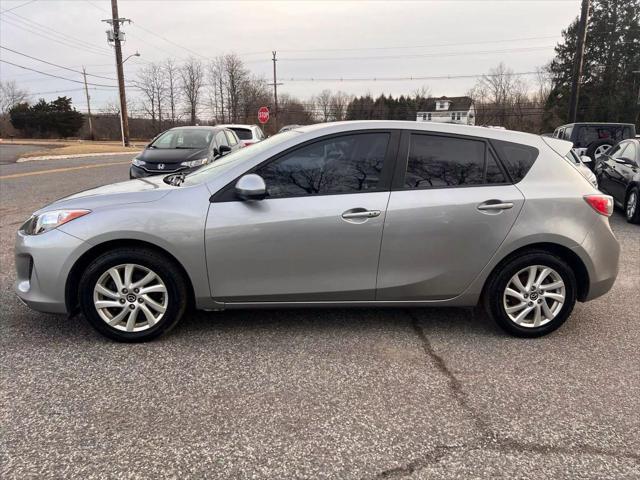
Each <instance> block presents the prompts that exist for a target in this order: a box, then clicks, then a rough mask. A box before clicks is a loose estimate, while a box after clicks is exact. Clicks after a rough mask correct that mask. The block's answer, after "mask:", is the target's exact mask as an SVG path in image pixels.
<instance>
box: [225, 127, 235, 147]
mask: <svg viewBox="0 0 640 480" xmlns="http://www.w3.org/2000/svg"><path fill="white" fill-rule="evenodd" d="M224 133H225V135H226V136H227V140H228V141H229V145H231V146H232V147H233V146H234V145H237V144H238V141H237V140H236V136H235V134H234V133H233V132H232V131H231V130H225V131H224Z"/></svg>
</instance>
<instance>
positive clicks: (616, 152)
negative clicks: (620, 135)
mask: <svg viewBox="0 0 640 480" xmlns="http://www.w3.org/2000/svg"><path fill="white" fill-rule="evenodd" d="M627 145H628V143H627V142H623V143H619V144H618V145H616V146H615V147H614V148H612V149H611V153H610V154H609V156H610V157H611V158H613V159H616V158H622V156H623V155H624V152H625V149H626V146H627Z"/></svg>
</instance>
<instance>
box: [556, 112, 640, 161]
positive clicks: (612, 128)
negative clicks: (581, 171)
mask: <svg viewBox="0 0 640 480" xmlns="http://www.w3.org/2000/svg"><path fill="white" fill-rule="evenodd" d="M635 134H636V127H635V125H633V124H632V123H598V122H583V123H570V124H568V125H562V126H561V127H558V128H556V130H555V131H554V132H553V136H554V137H556V138H560V139H563V140H568V141H570V142H572V143H573V148H574V149H575V151H576V153H577V154H578V155H579V156H580V157H582V156H587V157H589V158H590V159H591V162H589V163H587V165H588V166H589V168H591V169H592V170H594V169H595V165H596V162H597V161H598V159H599V158H600V156H601V155H603V154H605V153H607V151H608V150H609V149H610V148H611V147H612V146H613V145H614V144H616V143H617V142H619V141H620V140H625V139H627V138H633V137H634V136H635Z"/></svg>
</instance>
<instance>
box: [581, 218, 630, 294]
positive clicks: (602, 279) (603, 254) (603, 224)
mask: <svg viewBox="0 0 640 480" xmlns="http://www.w3.org/2000/svg"><path fill="white" fill-rule="evenodd" d="M574 251H575V253H576V254H578V256H580V258H581V259H582V261H583V263H584V265H585V267H586V268H587V272H588V273H589V291H588V292H587V295H586V297H585V301H589V300H593V299H595V298H598V297H600V296H602V295H604V294H605V293H607V292H608V291H609V290H611V288H612V287H613V284H614V283H615V281H616V277H617V276H618V261H619V258H620V244H619V243H618V240H617V239H616V237H615V236H614V234H613V232H612V231H611V227H610V226H609V220H608V219H607V218H604V217H602V218H599V219H597V220H596V221H595V222H594V224H593V226H592V228H591V230H590V232H589V234H588V235H587V237H586V238H585V240H584V242H582V244H581V245H580V246H579V247H575V248H574Z"/></svg>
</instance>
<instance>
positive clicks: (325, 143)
mask: <svg viewBox="0 0 640 480" xmlns="http://www.w3.org/2000/svg"><path fill="white" fill-rule="evenodd" d="M389 138H390V135H389V134H388V133H363V134H356V135H345V136H340V137H333V138H329V139H327V140H321V141H319V142H315V143H313V144H311V145H308V146H305V147H302V148H299V149H297V150H294V151H293V152H289V153H287V154H285V155H283V156H282V157H280V158H277V159H276V160H274V161H271V162H269V163H268V164H266V165H263V166H261V167H260V168H258V169H257V170H256V172H255V173H257V174H258V175H260V176H261V177H262V178H263V179H264V181H265V183H266V185H267V192H268V194H269V197H270V198H282V197H299V196H306V195H330V194H346V193H358V192H366V191H375V190H376V189H377V188H378V185H379V183H380V176H381V173H382V166H383V163H384V157H385V155H386V152H387V146H388V144H389ZM252 148H253V147H252Z"/></svg>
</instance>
